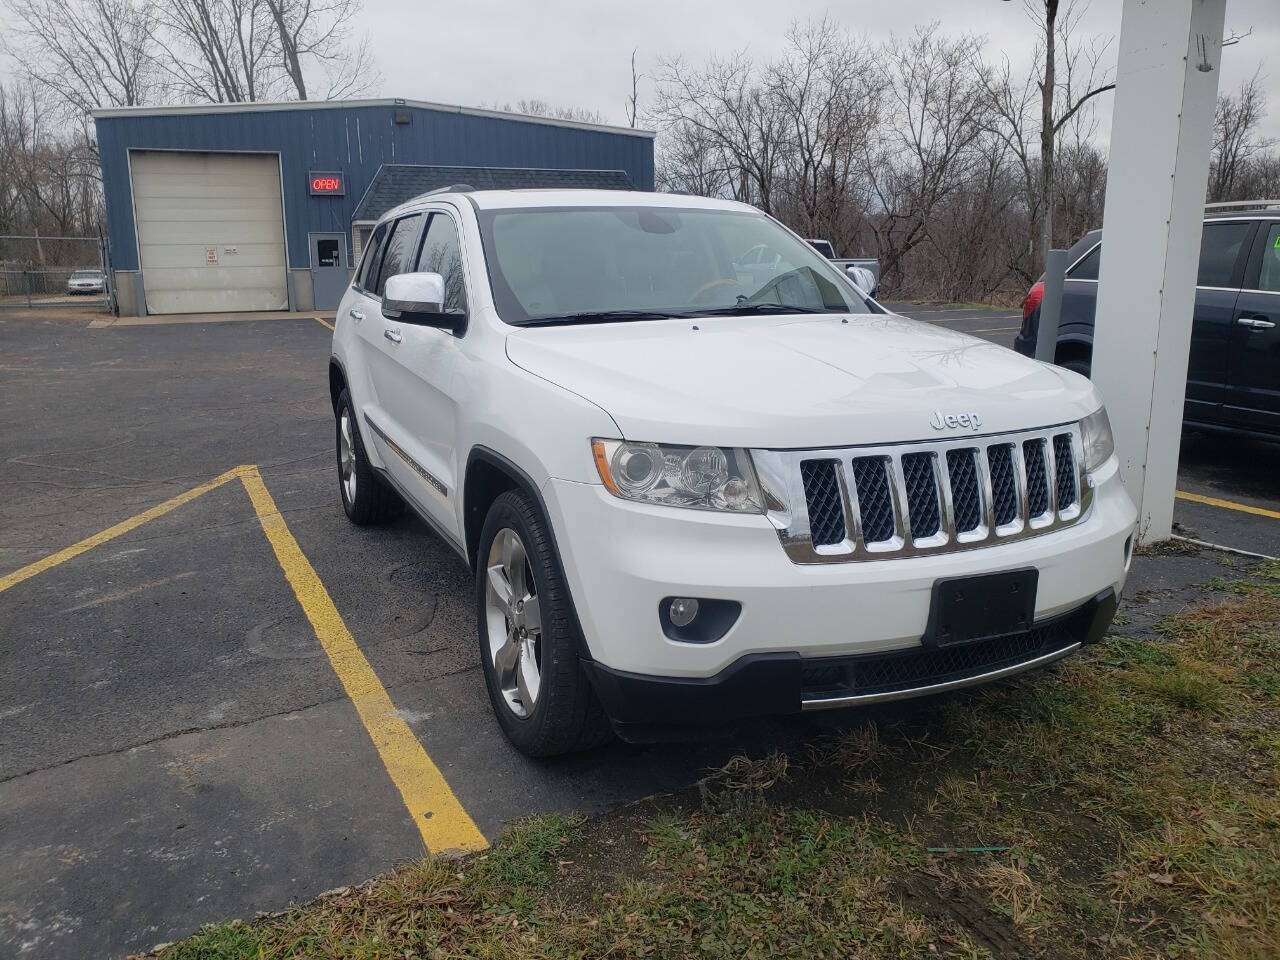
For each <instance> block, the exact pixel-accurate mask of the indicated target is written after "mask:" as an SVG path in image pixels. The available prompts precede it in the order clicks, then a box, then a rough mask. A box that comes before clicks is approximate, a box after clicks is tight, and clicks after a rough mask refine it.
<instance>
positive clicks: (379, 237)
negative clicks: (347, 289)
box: [356, 223, 387, 290]
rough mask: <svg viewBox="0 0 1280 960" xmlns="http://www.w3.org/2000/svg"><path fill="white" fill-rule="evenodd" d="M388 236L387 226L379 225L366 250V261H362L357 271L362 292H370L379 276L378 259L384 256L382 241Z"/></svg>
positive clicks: (358, 284) (357, 280)
mask: <svg viewBox="0 0 1280 960" xmlns="http://www.w3.org/2000/svg"><path fill="white" fill-rule="evenodd" d="M386 236H387V224H385V223H382V224H379V225H378V229H376V230H374V231H373V236H372V237H370V238H369V243H368V245H367V246H365V248H364V259H363V260H361V261H360V269H359V270H357V271H356V286H357V287H359V288H360V289H361V290H368V289H369V285H370V282H371V281H372V280H374V279H375V278H376V276H377V273H378V259H379V258H380V257H381V256H382V241H383V240H384V239H386Z"/></svg>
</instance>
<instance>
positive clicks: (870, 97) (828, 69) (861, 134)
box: [765, 17, 883, 250]
mask: <svg viewBox="0 0 1280 960" xmlns="http://www.w3.org/2000/svg"><path fill="white" fill-rule="evenodd" d="M882 82H883V81H882V76H881V73H880V71H879V70H878V69H877V65H876V62H875V55H874V50H873V49H872V48H871V47H870V46H869V45H868V44H867V43H866V42H865V41H858V40H855V39H854V38H852V37H851V36H850V35H849V34H847V33H846V32H844V31H843V30H841V29H840V28H839V27H837V26H836V24H835V23H834V22H833V21H831V20H830V19H829V18H826V17H824V18H822V19H820V20H814V21H810V22H808V23H805V24H800V23H793V24H792V25H791V28H790V29H789V30H788V31H787V48H786V52H785V54H784V55H783V56H782V57H781V58H780V59H778V60H777V61H775V62H773V63H772V64H770V65H769V66H768V68H767V69H766V70H765V83H766V85H767V88H768V90H769V93H770V97H771V99H772V101H773V102H774V104H775V105H776V112H777V113H778V115H779V116H781V117H783V118H784V119H785V121H786V125H787V128H786V129H787V134H786V144H785V149H784V150H783V151H782V153H781V156H780V160H781V166H782V171H783V177H782V180H781V188H780V194H781V195H780V199H779V209H780V211H781V212H784V213H785V214H787V217H788V220H789V222H791V223H792V225H793V226H795V227H796V229H798V230H800V231H801V232H803V233H804V234H805V235H806V236H822V237H826V238H827V239H829V240H831V241H832V242H833V243H835V244H836V245H837V249H840V250H848V249H849V248H850V247H851V246H852V245H853V243H854V238H855V237H856V235H857V234H858V233H859V228H860V227H861V225H862V224H861V220H862V214H863V213H864V212H865V210H866V207H867V205H868V199H869V190H868V187H867V184H866V182H865V179H864V178H863V177H862V176H861V175H860V174H861V166H860V164H861V157H862V152H863V146H864V144H865V143H866V142H867V140H868V138H869V137H870V136H871V134H872V130H873V128H874V126H875V124H876V122H877V119H878V116H877V109H878V102H879V96H880V89H881V86H882ZM851 213H852V214H853V216H852V217H850V214H851Z"/></svg>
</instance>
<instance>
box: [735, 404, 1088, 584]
mask: <svg viewBox="0 0 1280 960" xmlns="http://www.w3.org/2000/svg"><path fill="white" fill-rule="evenodd" d="M1080 449H1081V448H1080V431H1079V428H1078V427H1077V426H1076V425H1075V424H1070V425H1067V426H1061V427H1053V428H1049V429H1045V430H1031V431H1024V432H1022V433H1017V434H1007V435H999V436H986V437H961V438H955V439H949V440H945V441H940V442H926V443H908V444H894V445H888V446H881V447H873V448H867V447H846V448H835V449H830V450H753V451H752V454H751V455H752V459H753V461H754V463H755V465H756V472H757V473H758V474H759V476H760V482H761V485H762V487H763V488H764V494H765V501H766V506H767V508H768V516H769V519H770V520H771V521H772V522H773V524H774V526H775V527H776V528H777V530H778V536H779V538H780V539H781V541H782V545H783V548H784V549H785V550H786V552H787V555H788V556H789V557H790V558H791V559H792V560H793V561H794V562H796V563H834V562H842V561H849V560H872V559H882V558H883V559H887V558H889V557H894V556H915V555H918V554H923V553H945V552H950V551H954V550H966V549H971V548H974V547H981V546H987V545H989V544H992V543H997V542H1001V541H1004V540H1016V539H1021V538H1023V537H1028V536H1035V535H1038V534H1041V533H1047V532H1049V531H1051V530H1055V529H1058V528H1060V527H1063V526H1066V525H1068V524H1071V523H1075V522H1076V521H1077V520H1079V519H1080V517H1081V516H1083V515H1084V513H1085V511H1086V510H1087V509H1088V507H1089V502H1090V500H1091V497H1092V491H1091V490H1090V488H1089V487H1088V484H1087V483H1086V482H1085V477H1084V476H1083V475H1082V474H1081V464H1082V462H1083V461H1082V459H1081V456H1080Z"/></svg>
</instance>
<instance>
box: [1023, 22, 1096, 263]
mask: <svg viewBox="0 0 1280 960" xmlns="http://www.w3.org/2000/svg"><path fill="white" fill-rule="evenodd" d="M1023 5H1024V7H1025V8H1026V12H1027V15H1028V16H1029V17H1030V18H1031V20H1032V21H1033V22H1034V23H1036V25H1037V27H1038V28H1040V29H1042V30H1043V33H1042V35H1041V41H1040V43H1039V44H1038V45H1037V52H1038V58H1037V59H1038V61H1039V63H1040V69H1041V76H1040V77H1039V78H1038V80H1037V86H1038V87H1039V90H1040V196H1041V202H1042V205H1043V215H1042V218H1041V219H1042V223H1041V231H1040V233H1041V250H1042V252H1047V251H1048V250H1049V248H1050V247H1051V246H1052V245H1053V240H1054V230H1053V182H1054V175H1053V165H1054V147H1055V145H1056V142H1057V136H1058V133H1059V131H1060V130H1061V129H1062V128H1063V127H1064V126H1065V125H1066V124H1068V123H1070V122H1071V120H1072V119H1073V118H1074V117H1075V116H1076V115H1077V114H1078V113H1079V112H1080V111H1081V110H1082V109H1083V108H1084V106H1085V105H1086V104H1087V103H1089V101H1090V100H1092V99H1093V98H1094V97H1096V96H1098V95H1100V94H1102V93H1106V92H1107V91H1109V90H1114V89H1115V86H1116V85H1115V82H1114V81H1110V80H1107V79H1106V74H1107V73H1108V71H1106V70H1105V69H1104V67H1103V64H1104V61H1105V60H1106V58H1107V54H1108V50H1109V48H1110V45H1111V41H1110V40H1109V39H1106V40H1103V39H1099V38H1089V39H1085V40H1078V39H1077V37H1076V36H1075V35H1076V32H1077V28H1078V27H1079V22H1080V18H1081V17H1082V16H1083V15H1084V12H1085V10H1086V9H1088V3H1087V0H1086V2H1085V3H1083V4H1080V3H1077V2H1075V0H1067V3H1066V4H1062V3H1061V2H1060V0H1023ZM1059 74H1061V78H1060V77H1059ZM1059 93H1061V97H1062V100H1061V103H1059V101H1058V96H1059Z"/></svg>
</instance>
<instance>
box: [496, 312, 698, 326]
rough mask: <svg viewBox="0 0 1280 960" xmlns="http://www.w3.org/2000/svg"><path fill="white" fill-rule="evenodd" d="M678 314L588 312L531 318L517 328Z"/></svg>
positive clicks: (659, 317) (660, 318)
mask: <svg viewBox="0 0 1280 960" xmlns="http://www.w3.org/2000/svg"><path fill="white" fill-rule="evenodd" d="M678 316H680V314H678V313H670V312H664V311H661V310H586V311H583V312H581V313H565V314H558V315H552V316H547V317H529V318H527V319H525V320H518V321H516V323H515V326H517V327H549V326H556V325H565V324H572V323H627V322H629V321H632V320H670V319H671V318H673V317H678Z"/></svg>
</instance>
